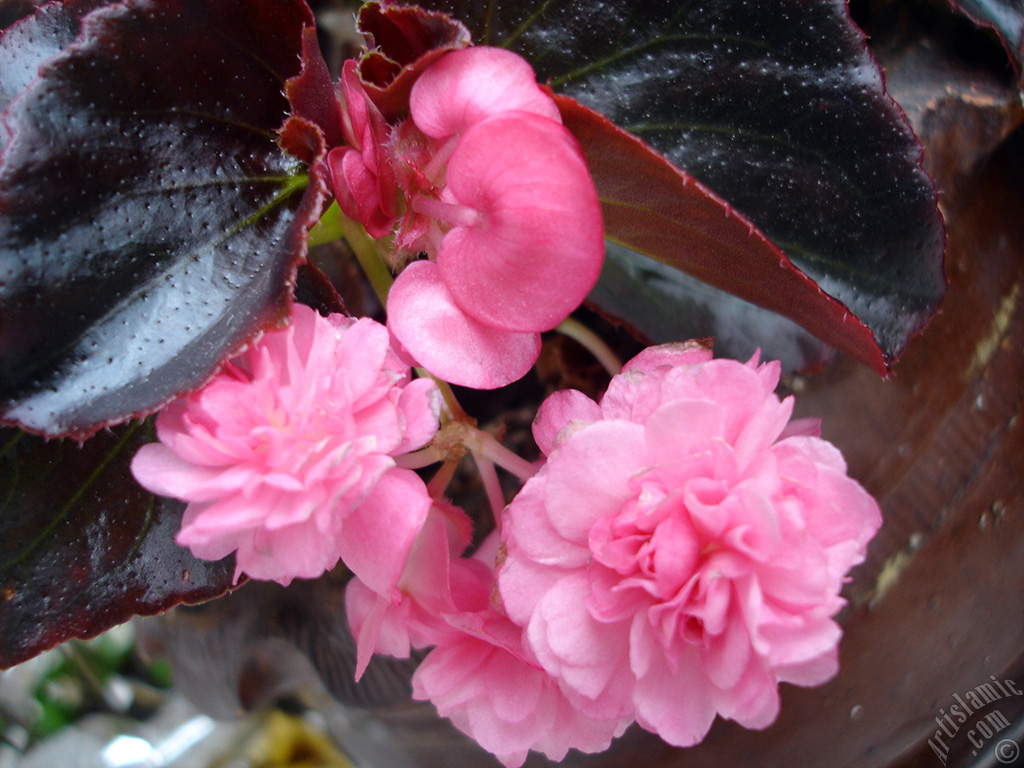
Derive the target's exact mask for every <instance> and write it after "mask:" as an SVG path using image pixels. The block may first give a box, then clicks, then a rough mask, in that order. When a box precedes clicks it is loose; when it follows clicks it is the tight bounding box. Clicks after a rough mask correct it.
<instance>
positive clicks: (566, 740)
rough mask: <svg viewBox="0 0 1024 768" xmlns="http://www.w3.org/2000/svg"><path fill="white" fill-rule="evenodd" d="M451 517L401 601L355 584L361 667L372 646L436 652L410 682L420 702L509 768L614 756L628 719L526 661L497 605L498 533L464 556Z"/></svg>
mask: <svg viewBox="0 0 1024 768" xmlns="http://www.w3.org/2000/svg"><path fill="white" fill-rule="evenodd" d="M453 514H460V513H459V512H458V511H453V510H448V511H442V510H441V509H440V508H438V507H435V509H434V510H433V511H432V512H431V515H430V517H429V519H428V521H427V522H426V524H425V525H424V527H423V530H422V532H421V533H420V536H419V538H418V539H417V542H416V544H415V546H414V549H413V552H412V553H411V555H410V557H409V559H408V561H407V565H406V570H405V573H404V574H403V576H402V579H401V581H400V584H399V586H400V591H401V599H400V600H390V601H387V600H382V599H381V597H380V596H379V595H377V594H376V593H375V592H374V590H373V589H372V588H369V587H368V586H367V585H365V584H363V583H362V582H361V581H360V580H359V579H358V578H357V579H353V580H352V581H351V582H350V583H349V585H348V588H347V590H346V593H345V604H346V610H347V613H348V617H349V622H350V625H351V627H352V632H353V635H354V636H355V637H356V638H357V643H358V644H359V646H360V647H359V651H358V653H359V657H360V659H364V658H365V654H366V650H367V649H366V648H365V647H364V644H367V643H369V644H372V645H373V648H372V650H373V651H375V652H378V653H388V654H390V655H393V656H397V657H400V658H404V657H408V656H409V654H410V651H411V649H412V648H421V649H422V648H428V647H432V650H431V651H430V652H429V653H428V654H427V655H426V658H425V659H424V660H423V661H422V662H421V663H420V665H419V667H418V668H417V670H416V673H415V675H414V676H413V681H412V683H413V697H414V698H416V699H420V700H429V701H430V702H431V703H432V704H433V705H434V706H435V708H436V709H437V711H438V713H439V714H440V715H442V716H443V717H447V718H449V719H450V720H451V721H452V722H453V723H454V724H455V726H456V727H458V728H459V729H460V730H461V731H463V732H464V733H466V734H467V735H469V736H471V737H472V738H473V739H474V740H475V741H476V742H477V743H478V744H480V746H482V747H483V748H484V749H486V750H488V751H490V752H491V753H493V754H494V755H496V756H497V757H498V758H499V759H500V760H501V761H502V762H503V763H504V764H505V765H506V766H508V767H509V768H515V767H516V766H519V765H521V764H522V763H523V761H524V760H525V759H526V755H527V753H528V752H529V750H531V749H532V750H536V751H539V752H543V753H544V754H546V755H547V756H548V757H550V758H551V759H553V760H561V759H562V758H563V757H564V756H565V754H566V752H567V751H568V750H569V749H570V748H575V749H579V750H581V751H585V752H599V751H603V750H605V749H607V748H608V746H609V745H610V743H611V740H612V739H613V738H614V737H615V736H617V735H619V734H621V733H622V731H623V730H624V729H625V727H626V726H627V725H628V724H629V722H630V720H629V719H628V718H615V717H611V718H595V717H592V716H590V715H587V714H584V713H583V712H582V711H580V709H579V708H578V707H576V706H575V704H573V703H572V701H571V700H570V699H569V698H568V697H566V695H565V694H564V693H563V692H562V690H561V688H560V687H559V685H558V682H557V681H556V680H555V679H554V678H552V677H551V676H550V675H549V674H548V673H547V672H545V671H544V669H542V668H541V666H540V665H539V664H538V663H537V662H536V660H534V659H532V658H531V657H530V656H529V655H528V652H526V651H525V650H524V648H523V645H522V639H521V635H522V633H521V631H520V628H519V627H518V626H516V625H515V624H513V623H512V622H511V621H510V620H509V619H508V617H507V616H505V615H504V613H503V612H502V611H501V610H500V609H499V607H497V606H495V605H493V604H492V600H491V598H492V586H493V573H492V571H493V563H494V559H495V550H496V545H497V537H496V535H493V534H492V536H491V537H490V538H489V540H488V542H485V544H484V545H483V546H482V547H481V548H480V549H479V550H478V551H477V552H476V553H475V555H474V556H473V557H471V558H466V557H462V558H460V557H458V556H457V555H458V553H459V552H460V551H461V549H462V548H464V547H465V545H466V543H467V542H468V538H462V537H459V536H458V535H455V534H453V527H452V526H451V525H450V521H451V520H452V516H453ZM364 666H365V660H364V661H361V664H360V670H361V669H362V668H363V667H364Z"/></svg>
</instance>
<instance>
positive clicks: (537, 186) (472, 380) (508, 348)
mask: <svg viewBox="0 0 1024 768" xmlns="http://www.w3.org/2000/svg"><path fill="white" fill-rule="evenodd" d="M341 83H342V89H343V96H344V104H343V117H344V119H343V126H344V131H345V137H346V140H347V141H348V142H349V145H350V146H345V147H337V148H335V149H333V150H331V152H330V153H329V156H328V165H329V167H330V170H331V175H332V183H333V187H334V192H335V196H336V197H337V199H338V202H339V205H340V206H341V208H342V210H343V211H344V212H345V213H346V214H347V215H348V216H349V217H351V218H353V219H356V220H357V221H359V222H361V223H362V224H363V226H364V227H365V228H366V230H367V232H368V233H369V234H370V235H372V236H374V237H383V236H384V235H386V234H388V233H389V232H393V234H394V240H393V243H394V251H393V253H391V254H390V256H389V261H390V262H391V266H392V268H394V269H396V270H397V269H400V268H401V267H402V265H403V263H404V262H406V261H407V260H409V259H410V258H412V259H415V257H418V256H420V255H424V256H426V258H427V259H428V260H429V261H430V263H431V264H432V265H435V266H436V269H434V268H429V269H428V268H425V267H422V266H419V265H417V264H416V263H415V261H413V263H412V264H410V265H409V266H407V267H406V269H405V270H404V271H402V272H400V274H399V275H398V278H397V280H396V282H395V285H394V288H393V289H392V291H391V292H390V294H389V296H388V300H387V311H388V318H389V319H388V328H389V330H390V331H391V333H392V334H393V335H394V338H395V341H396V347H398V348H400V349H402V350H404V352H405V354H406V357H407V359H408V361H410V362H413V363H415V364H417V365H422V366H424V367H426V368H427V369H428V370H429V371H430V372H431V373H432V374H434V375H435V376H438V377H439V378H442V379H444V380H446V381H449V382H451V383H453V384H461V385H464V386H470V387H475V388H479V389H493V388H496V387H501V386H504V385H506V384H509V383H511V382H513V381H515V380H517V379H519V378H521V377H522V376H523V375H524V374H525V373H526V372H527V371H528V370H529V368H530V367H531V366H532V365H533V363H534V362H535V361H536V359H537V354H538V353H539V349H540V333H541V332H542V331H547V330H551V329H552V328H554V327H555V326H557V325H558V324H559V323H560V322H561V321H562V320H564V319H565V318H566V317H567V316H568V315H569V313H571V312H572V311H573V310H575V309H576V308H577V307H578V306H579V305H580V304H581V303H582V302H583V300H584V298H585V297H586V296H587V294H588V293H589V292H590V290H591V289H592V288H593V287H594V284H595V283H596V282H597V278H598V276H599V274H600V271H601V264H602V261H603V258H604V234H603V225H602V218H601V207H600V203H599V201H598V198H597V192H596V190H595V189H594V184H593V181H592V180H591V178H590V173H589V170H588V167H587V164H586V161H585V159H584V157H583V153H582V150H581V149H580V146H579V144H578V143H577V141H576V139H575V138H574V137H573V135H572V134H571V133H570V132H569V131H568V130H567V129H566V128H565V127H564V126H563V125H562V122H561V116H560V114H559V111H558V107H557V106H556V105H555V102H554V100H553V99H552V98H551V96H549V95H548V94H547V93H545V92H544V91H543V90H542V89H541V88H540V86H538V85H537V82H536V79H535V77H534V73H533V69H532V68H531V67H530V65H529V64H528V63H527V62H526V61H525V60H524V59H522V58H521V57H519V56H518V55H516V54H514V53H511V52H510V51H505V50H502V49H498V48H489V47H476V48H467V49H463V50H458V51H451V52H449V53H447V54H445V55H444V56H443V57H441V58H440V59H438V60H437V61H436V62H434V63H433V64H431V65H430V66H429V67H428V68H427V69H426V70H425V71H424V72H423V73H422V74H421V75H420V76H419V78H418V79H417V81H416V82H415V84H414V85H413V87H412V89H411V92H410V97H409V112H410V116H409V118H408V119H406V120H404V121H402V122H400V123H397V124H395V125H391V126H386V125H384V124H383V123H382V118H381V116H380V113H379V112H378V111H377V110H376V109H375V107H374V105H373V103H372V101H371V100H370V99H369V98H368V97H367V95H366V92H365V90H364V89H363V88H362V85H361V84H360V82H359V77H358V71H357V69H356V68H355V65H354V64H353V63H351V62H349V63H348V64H346V67H345V69H344V70H343V72H342V78H341ZM425 294H431V295H432V296H434V295H436V296H440V297H441V299H442V300H431V301H426V300H424V299H423V296H424V295H425Z"/></svg>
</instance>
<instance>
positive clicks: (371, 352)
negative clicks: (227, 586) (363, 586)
mask: <svg viewBox="0 0 1024 768" xmlns="http://www.w3.org/2000/svg"><path fill="white" fill-rule="evenodd" d="M439 409H440V397H439V393H438V391H437V388H436V385H435V384H434V383H433V382H432V381H430V380H429V379H416V380H411V379H410V371H409V368H408V367H407V366H406V365H405V364H404V363H402V362H401V361H400V360H399V358H398V357H397V355H396V354H395V352H394V351H393V350H392V349H391V348H390V346H389V335H388V332H387V329H385V328H384V327H383V326H382V325H380V324H379V323H376V322H374V321H372V320H369V319H359V320H356V319H354V318H349V317H343V316H341V315H331V316H329V317H322V316H320V315H319V314H317V313H316V312H315V311H313V310H312V309H310V308H308V307H305V306H303V305H300V304H296V305H294V307H293V311H292V322H291V325H289V326H288V327H287V328H284V329H281V330H277V331H271V332H268V333H266V334H264V335H263V337H262V338H261V339H260V340H259V341H258V342H257V343H255V344H254V345H253V346H252V347H251V348H250V349H249V350H247V351H246V352H244V353H243V354H241V355H240V356H238V357H236V358H234V359H233V360H231V361H230V362H228V363H226V364H225V365H224V367H223V369H222V370H221V371H220V372H219V373H218V374H217V375H216V376H215V377H214V378H213V380H211V381H210V382H209V383H208V384H207V385H206V386H205V387H203V388H202V389H201V390H199V391H197V392H195V393H193V394H191V395H188V396H187V397H183V398H180V399H178V400H176V401H174V402H172V403H171V404H170V405H168V406H167V407H166V408H164V409H163V410H162V411H161V412H160V414H159V415H158V417H157V420H156V431H157V437H158V439H159V442H158V443H152V444H149V445H146V446H143V447H142V448H141V449H140V450H139V452H138V453H137V454H136V455H135V457H134V459H133V460H132V465H131V469H132V473H133V474H134V476H135V478H136V479H137V480H138V482H139V483H140V484H141V485H143V487H145V488H146V489H148V490H149V491H151V492H153V493H156V494H159V495H162V496H171V497H174V498H177V499H181V500H183V501H186V502H188V506H187V507H186V509H185V513H184V518H183V520H182V527H181V531H180V532H179V534H178V536H177V539H176V540H177V542H178V543H179V544H181V545H183V546H187V547H189V549H191V550H192V553H193V554H194V555H195V556H196V557H200V558H203V559H207V560H219V559H221V558H223V557H226V556H227V555H229V554H230V553H232V552H234V553H235V558H236V571H235V578H236V580H237V578H238V577H239V575H240V574H242V573H245V574H248V575H249V576H251V577H253V578H257V579H269V580H274V581H278V582H280V583H282V584H287V583H289V582H290V581H291V580H292V579H293V578H296V577H299V578H313V577H316V576H319V575H321V574H322V573H324V572H325V571H326V570H328V569H330V568H332V567H334V565H336V564H337V562H338V560H339V558H340V557H342V556H343V555H344V556H346V562H348V560H349V559H351V560H352V561H353V562H352V563H350V565H349V567H350V568H352V569H353V570H354V571H356V572H357V573H359V574H360V576H361V578H363V579H364V580H365V581H367V582H369V583H373V584H374V585H375V588H376V589H378V590H379V591H387V589H388V588H389V584H388V583H389V582H390V583H391V586H392V587H393V586H394V584H395V583H397V580H398V577H399V576H400V574H401V571H402V569H403V567H404V563H405V559H406V558H407V557H408V553H409V550H410V549H411V547H412V543H413V541H414V540H415V538H416V536H417V535H418V533H419V529H420V528H421V527H422V525H423V522H424V520H425V518H426V515H427V512H428V510H429V508H430V498H429V496H428V494H427V490H426V487H425V485H424V484H423V481H422V480H420V479H419V477H418V476H417V475H416V474H415V473H414V472H412V471H410V470H406V469H400V468H397V467H396V464H395V459H394V457H395V456H398V455H400V454H402V453H406V452H408V451H411V450H414V449H416V448H419V447H421V446H423V445H424V444H425V443H427V442H428V441H429V440H430V439H431V437H432V436H433V434H434V433H435V432H436V430H437V427H438V414H439Z"/></svg>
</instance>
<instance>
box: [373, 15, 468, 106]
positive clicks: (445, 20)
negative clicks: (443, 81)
mask: <svg viewBox="0 0 1024 768" xmlns="http://www.w3.org/2000/svg"><path fill="white" fill-rule="evenodd" d="M357 28H358V30H359V32H360V33H361V34H362V35H363V36H364V37H365V38H366V41H367V45H368V46H369V50H368V51H367V52H366V53H365V54H364V55H363V56H362V58H361V59H360V61H359V77H360V79H361V80H362V82H363V85H364V87H365V88H366V92H367V94H368V95H369V96H370V98H371V99H373V102H374V104H376V106H377V109H379V110H380V111H381V114H382V115H384V117H385V118H386V119H388V120H394V119H397V118H403V117H405V116H406V115H407V114H408V111H409V92H410V91H411V90H412V85H413V83H414V82H416V78H418V77H419V76H420V74H421V73H422V72H423V70H424V69H426V68H427V67H429V66H430V65H431V64H432V63H433V62H434V61H436V60H437V58H438V57H440V56H442V55H444V54H445V53H446V52H447V51H451V50H455V49H457V48H465V47H466V46H467V45H469V43H470V36H469V30H467V29H466V27H465V26H463V24H462V23H461V22H459V21H456V20H455V19H452V18H451V17H449V16H447V15H445V14H443V13H429V12H427V11H424V10H423V9H422V8H418V7H403V6H401V5H398V4H391V3H389V4H382V3H378V2H370V3H366V4H365V5H364V6H363V7H362V8H361V9H360V11H359V19H358V23H357Z"/></svg>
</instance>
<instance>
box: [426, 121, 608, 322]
mask: <svg viewBox="0 0 1024 768" xmlns="http://www.w3.org/2000/svg"><path fill="white" fill-rule="evenodd" d="M447 178H448V188H447V190H446V194H447V195H450V196H451V197H452V198H453V199H454V200H455V201H457V202H458V203H459V204H461V205H463V206H466V207H468V208H470V209H472V210H474V211H476V212H477V214H478V217H477V223H475V224H471V225H467V226H456V227H455V228H454V229H452V230H451V231H450V232H449V233H448V234H447V235H445V238H444V240H442V241H441V248H440V250H439V251H438V254H437V265H438V268H439V270H440V272H441V275H442V277H443V279H444V282H445V285H446V286H447V287H448V290H449V291H450V292H451V295H452V298H453V300H454V301H455V302H456V303H457V304H458V305H459V306H460V307H462V308H463V309H464V310H465V311H466V313H468V314H469V315H471V316H472V317H474V318H475V319H477V320H479V321H480V322H482V323H486V324H488V325H491V326H494V327H496V328H502V329H504V330H508V331H520V332H527V331H533V332H537V331H546V330H549V329H551V328H554V327H555V326H556V325H557V324H558V323H560V322H561V321H562V320H564V319H565V317H566V316H568V314H569V313H570V312H572V311H573V310H575V309H576V308H577V307H578V306H579V305H580V303H581V302H582V301H583V299H584V298H586V295H587V294H588V293H589V292H590V289H591V288H593V287H594V284H595V283H596V282H597V277H598V274H599V273H600V271H601V263H602V261H603V258H604V231H603V227H602V222H601V207H600V204H599V203H598V199H597V193H596V191H595V190H594V184H593V182H592V181H591V179H590V174H589V171H588V169H587V166H586V163H585V162H584V161H583V159H582V155H581V154H580V151H579V147H578V145H577V144H576V140H575V139H574V138H573V136H572V134H570V133H569V132H568V131H567V130H566V129H565V128H563V127H562V126H561V125H560V124H558V123H555V122H553V121H551V120H549V119H547V118H542V117H537V116H536V115H532V114H528V113H525V112H515V113H509V114H507V115H503V116H500V117H492V118H490V119H488V120H485V121H483V122H480V123H477V124H475V125H474V126H473V127H472V128H470V129H469V130H468V131H467V132H466V134H465V135H464V136H463V137H462V140H461V141H460V142H459V145H458V147H457V149H456V150H455V152H454V154H453V155H452V157H451V160H450V161H449V164H448V177H447Z"/></svg>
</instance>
